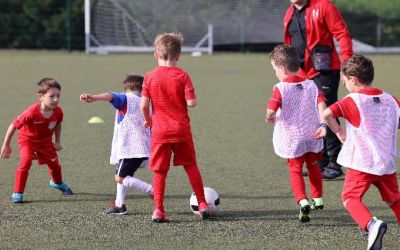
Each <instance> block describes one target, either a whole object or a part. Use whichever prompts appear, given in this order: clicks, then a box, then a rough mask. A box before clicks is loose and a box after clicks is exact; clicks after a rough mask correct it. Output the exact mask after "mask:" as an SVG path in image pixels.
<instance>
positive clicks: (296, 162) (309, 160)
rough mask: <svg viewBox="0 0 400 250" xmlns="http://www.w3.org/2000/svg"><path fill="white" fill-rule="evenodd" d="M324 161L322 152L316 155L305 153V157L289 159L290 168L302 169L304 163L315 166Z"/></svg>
mask: <svg viewBox="0 0 400 250" xmlns="http://www.w3.org/2000/svg"><path fill="white" fill-rule="evenodd" d="M320 160H322V152H318V153H314V152H308V153H305V154H304V155H303V156H300V157H297V158H292V159H288V160H287V162H288V166H299V167H300V168H302V167H303V164H304V162H305V163H306V164H307V165H310V166H311V165H313V163H314V162H317V163H318V161H320Z"/></svg>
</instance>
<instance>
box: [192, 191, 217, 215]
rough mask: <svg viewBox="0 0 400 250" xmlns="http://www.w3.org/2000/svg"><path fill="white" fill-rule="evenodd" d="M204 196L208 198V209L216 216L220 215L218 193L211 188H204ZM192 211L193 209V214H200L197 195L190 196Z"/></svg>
mask: <svg viewBox="0 0 400 250" xmlns="http://www.w3.org/2000/svg"><path fill="white" fill-rule="evenodd" d="M204 196H205V198H206V202H207V204H208V207H209V208H210V212H211V214H212V215H216V214H217V213H218V207H219V204H220V199H219V195H218V193H217V192H216V191H215V190H214V189H212V188H210V187H204ZM190 209H192V212H193V213H194V214H196V215H199V214H200V212H199V205H198V203H197V197H196V194H195V193H192V195H191V196H190Z"/></svg>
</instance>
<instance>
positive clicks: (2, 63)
mask: <svg viewBox="0 0 400 250" xmlns="http://www.w3.org/2000/svg"><path fill="white" fill-rule="evenodd" d="M371 58H372V59H373V60H374V63H375V68H376V78H375V79H376V80H375V83H376V86H377V87H381V88H383V89H384V90H386V91H388V92H390V93H392V94H394V95H397V96H400V88H399V84H400V82H399V79H398V74H397V70H398V65H400V56H371ZM154 66H155V61H154V59H153V57H152V56H151V55H149V54H144V55H108V56H98V55H85V54H80V53H79V54H78V53H72V54H65V53H61V52H51V53H50V52H44V51H42V52H30V51H18V52H17V51H2V52H0V68H1V75H0V106H1V111H0V137H1V140H2V139H3V137H4V134H5V132H6V129H7V127H8V125H9V123H10V122H11V121H12V120H13V119H14V118H15V116H16V115H17V114H18V113H19V112H21V111H22V110H23V109H24V108H26V107H27V106H28V105H29V104H31V103H32V102H34V101H35V83H36V82H37V81H38V80H39V79H40V78H42V77H45V76H49V77H54V78H55V79H57V80H59V81H60V82H61V84H62V88H63V89H62V100H61V106H62V108H63V110H64V113H65V120H64V123H63V132H62V143H63V147H64V149H63V150H62V151H61V152H60V154H59V157H60V161H61V163H62V165H63V174H64V179H65V180H66V181H67V182H68V183H69V184H70V186H71V187H72V189H73V190H74V192H75V193H76V195H74V196H71V197H62V196H60V194H59V192H58V191H56V190H53V189H51V188H50V187H49V185H48V183H49V176H48V173H47V170H46V168H45V167H38V166H37V164H36V163H34V164H33V166H32V169H31V171H30V175H29V179H28V184H27V188H26V190H25V200H26V203H25V204H23V205H12V204H11V202H10V196H11V193H12V191H13V182H14V172H15V169H16V167H17V164H18V150H17V145H16V138H13V149H14V153H13V155H12V158H11V159H9V160H1V161H0V248H1V249H64V248H67V249H95V248H96V249H106V248H118V247H119V248H122V249H189V248H190V249H365V248H366V246H367V238H366V237H364V236H363V233H362V232H361V230H360V229H359V228H358V227H357V226H356V224H355V223H354V222H353V221H352V220H351V218H350V217H349V216H348V214H347V212H346V211H345V209H344V208H343V205H342V204H341V201H340V194H341V187H342V184H343V180H337V181H330V182H325V183H324V191H325V199H326V205H325V209H324V210H323V211H321V212H317V213H314V214H312V220H311V222H310V223H307V224H301V223H300V222H298V220H297V216H298V207H297V205H296V204H295V202H294V200H293V198H292V193H291V191H290V188H289V178H288V171H287V167H286V162H285V161H284V160H283V159H280V158H278V157H277V156H276V155H275V154H274V151H273V148H272V127H268V126H266V125H265V123H264V106H265V103H266V100H267V99H268V97H269V96H270V93H271V89H272V85H273V84H274V83H275V82H276V80H275V76H274V74H273V72H272V69H271V66H270V64H269V61H268V59H267V57H266V55H264V54H246V55H242V54H217V55H214V56H202V57H198V58H194V57H190V56H188V55H184V56H183V58H182V59H181V62H180V66H182V67H183V68H184V69H185V70H187V71H188V72H189V73H190V74H191V76H192V79H193V82H194V84H195V88H196V91H197V96H198V106H197V107H196V108H194V109H192V110H191V119H192V128H193V134H194V139H195V146H196V151H197V158H198V163H199V167H200V170H201V172H202V175H203V178H204V182H205V185H206V186H210V187H213V188H214V189H216V190H217V191H218V192H219V194H220V197H221V206H220V210H221V213H220V216H219V217H218V218H216V219H214V220H212V221H201V220H199V219H197V218H195V217H194V216H193V214H192V212H191V211H190V208H189V198H190V194H191V192H192V191H191V188H190V185H189V183H188V180H187V178H186V176H185V174H184V171H183V169H181V168H173V169H171V171H170V173H169V177H168V180H167V191H166V209H167V213H168V216H169V219H170V220H171V223H168V224H161V225H159V224H153V223H152V222H151V220H150V215H151V212H152V203H151V202H150V200H149V199H148V198H147V197H146V196H144V195H142V194H140V193H139V192H136V191H130V192H129V193H128V199H127V207H128V210H129V214H128V215H126V216H119V217H117V216H104V215H103V214H102V211H103V209H104V208H105V207H107V206H108V202H109V200H110V199H111V198H113V197H114V194H115V190H116V188H115V184H114V182H113V174H114V172H113V168H112V167H111V166H110V165H109V164H108V159H109V151H110V143H111V136H112V128H113V117H114V111H113V109H112V108H111V107H109V105H107V104H106V103H94V104H83V103H80V102H79V94H80V93H82V92H92V93H100V92H105V91H109V90H111V91H120V90H121V86H122V84H121V83H120V82H121V80H122V79H123V77H124V76H125V75H126V74H128V73H131V72H136V73H140V74H145V73H146V72H147V71H149V70H151V69H152V68H153V67H154ZM344 94H345V92H344V88H343V87H341V92H340V96H344ZM92 116H100V117H102V118H103V119H104V120H105V123H104V124H97V125H90V124H88V123H87V120H88V119H89V118H90V117H92ZM137 176H138V177H139V178H142V179H144V180H147V181H150V180H151V173H150V172H148V171H138V172H137ZM365 202H366V204H367V205H368V206H369V208H370V209H371V210H372V212H373V213H374V215H376V216H378V217H379V218H381V219H383V220H385V221H386V222H387V223H388V226H389V229H388V232H387V234H386V235H385V238H384V249H399V246H400V226H398V225H397V224H396V221H395V217H394V215H393V214H392V212H391V210H390V209H389V208H388V207H387V206H386V205H385V204H384V203H383V202H382V201H381V200H380V197H379V194H378V192H377V191H376V189H375V188H371V190H370V192H369V193H368V194H367V196H366V197H365Z"/></svg>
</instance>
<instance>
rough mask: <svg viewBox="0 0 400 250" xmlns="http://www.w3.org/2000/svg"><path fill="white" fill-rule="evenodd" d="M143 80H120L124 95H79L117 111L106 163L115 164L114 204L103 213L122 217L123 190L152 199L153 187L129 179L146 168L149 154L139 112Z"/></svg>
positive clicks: (141, 78)
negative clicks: (133, 189) (141, 168)
mask: <svg viewBox="0 0 400 250" xmlns="http://www.w3.org/2000/svg"><path fill="white" fill-rule="evenodd" d="M142 84H143V77H142V76H139V75H128V76H127V77H126V78H125V80H124V93H114V92H107V93H102V94H98V95H92V94H81V95H80V100H81V101H85V102H87V103H92V102H95V101H108V102H110V103H111V105H112V106H113V107H114V108H115V109H117V111H116V115H115V124H114V134H113V140H112V146H111V157H110V164H112V165H115V167H116V172H115V182H116V183H117V195H116V199H115V202H113V204H112V205H111V206H110V207H109V208H107V209H106V210H105V211H104V213H105V214H126V213H127V212H128V211H127V209H126V205H125V196H126V191H127V188H135V189H137V190H139V191H141V192H143V193H145V194H147V195H149V196H150V198H152V195H153V187H152V186H151V185H150V184H148V183H147V182H144V181H142V180H139V179H138V178H135V177H133V175H134V173H135V172H136V170H137V169H138V168H139V167H146V166H147V163H148V160H147V159H148V157H149V154H150V131H149V129H148V128H145V127H144V126H143V123H144V120H143V117H142V114H141V113H140V109H139V105H140V99H141V95H140V94H141V91H142Z"/></svg>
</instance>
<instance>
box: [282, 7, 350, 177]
mask: <svg viewBox="0 0 400 250" xmlns="http://www.w3.org/2000/svg"><path fill="white" fill-rule="evenodd" d="M290 2H291V5H290V7H289V8H288V10H287V11H286V14H285V16H284V18H283V26H284V43H285V44H289V45H292V46H293V47H295V48H296V50H297V52H298V54H299V55H300V59H301V67H300V70H299V75H300V76H304V77H306V78H308V79H312V80H314V82H315V83H316V84H317V86H318V88H319V89H320V90H321V91H322V92H323V93H324V95H325V97H326V99H327V103H326V104H327V106H329V105H331V104H333V103H334V102H336V101H337V99H338V88H339V81H340V64H341V62H343V61H345V60H347V59H348V58H349V57H351V56H352V54H353V49H352V41H351V36H350V32H349V30H348V28H347V25H346V23H345V22H344V20H343V17H342V16H341V14H340V12H339V10H338V9H337V8H336V6H335V5H334V4H333V3H332V2H331V1H330V0H290ZM333 38H336V40H337V41H338V42H339V47H340V52H341V58H340V59H339V56H338V53H337V52H336V49H335V45H334V43H333ZM324 149H325V150H324V155H323V159H322V160H321V162H320V167H321V171H323V172H322V174H323V177H324V179H335V178H337V177H339V176H341V175H343V172H342V170H341V166H340V165H339V164H337V163H336V159H337V156H338V154H339V151H340V149H341V143H340V141H339V139H338V138H337V137H336V135H335V134H334V133H333V132H332V131H331V130H330V129H329V130H328V133H327V135H326V137H325V139H324Z"/></svg>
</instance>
